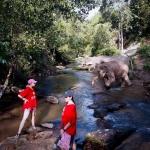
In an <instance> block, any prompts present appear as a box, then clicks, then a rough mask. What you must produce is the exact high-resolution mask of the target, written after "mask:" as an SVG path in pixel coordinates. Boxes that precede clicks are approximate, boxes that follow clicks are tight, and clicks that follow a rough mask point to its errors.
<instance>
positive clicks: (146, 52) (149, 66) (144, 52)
mask: <svg viewBox="0 0 150 150" xmlns="http://www.w3.org/2000/svg"><path fill="white" fill-rule="evenodd" d="M138 53H139V54H140V55H141V56H142V57H143V58H144V59H145V64H144V66H143V68H144V69H145V70H150V46H148V45H147V44H144V45H143V46H142V47H140V48H139V49H138Z"/></svg>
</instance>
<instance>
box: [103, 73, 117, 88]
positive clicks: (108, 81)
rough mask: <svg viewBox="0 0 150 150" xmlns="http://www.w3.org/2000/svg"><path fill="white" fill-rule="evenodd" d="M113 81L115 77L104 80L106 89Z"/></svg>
mask: <svg viewBox="0 0 150 150" xmlns="http://www.w3.org/2000/svg"><path fill="white" fill-rule="evenodd" d="M115 80H116V79H115V77H112V76H111V77H108V80H105V85H106V87H110V85H111V83H113V82H114V81H115Z"/></svg>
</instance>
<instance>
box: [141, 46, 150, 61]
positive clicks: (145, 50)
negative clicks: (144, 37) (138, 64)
mask: <svg viewBox="0 0 150 150" xmlns="http://www.w3.org/2000/svg"><path fill="white" fill-rule="evenodd" d="M138 53H139V54H140V55H141V56H142V57H143V58H150V46H148V45H143V46H142V47H140V48H139V49H138Z"/></svg>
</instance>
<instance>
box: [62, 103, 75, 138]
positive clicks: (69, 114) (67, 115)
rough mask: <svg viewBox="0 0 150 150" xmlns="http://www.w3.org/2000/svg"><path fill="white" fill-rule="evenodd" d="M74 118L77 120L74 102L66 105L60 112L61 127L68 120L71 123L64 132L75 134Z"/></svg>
mask: <svg viewBox="0 0 150 150" xmlns="http://www.w3.org/2000/svg"><path fill="white" fill-rule="evenodd" d="M76 120H77V113H76V105H75V104H70V105H66V106H65V108H64V111H63V112H62V121H61V128H63V127H65V126H66V124H67V123H68V122H70V123H71V125H70V126H69V127H68V128H67V129H66V132H67V133H68V134H70V135H74V134H76Z"/></svg>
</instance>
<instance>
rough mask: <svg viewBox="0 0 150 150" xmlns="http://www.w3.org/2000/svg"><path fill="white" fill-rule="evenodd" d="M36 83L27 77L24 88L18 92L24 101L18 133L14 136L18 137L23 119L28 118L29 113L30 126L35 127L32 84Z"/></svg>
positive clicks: (34, 96)
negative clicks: (26, 83)
mask: <svg viewBox="0 0 150 150" xmlns="http://www.w3.org/2000/svg"><path fill="white" fill-rule="evenodd" d="M36 83H37V81H35V80H34V79H29V80H28V85H27V86H26V88H25V89H24V90H22V91H21V92H20V93H19V94H18V97H19V98H21V99H22V100H23V101H24V103H23V108H22V111H23V118H22V121H21V123H20V126H19V130H18V134H17V135H16V136H15V138H19V136H20V133H21V131H22V128H23V127H24V124H25V121H26V119H27V118H28V116H29V114H30V113H31V117H32V118H31V123H32V128H33V129H36V128H35V115H36V107H37V104H36V94H35V91H34V86H35V84H36Z"/></svg>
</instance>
